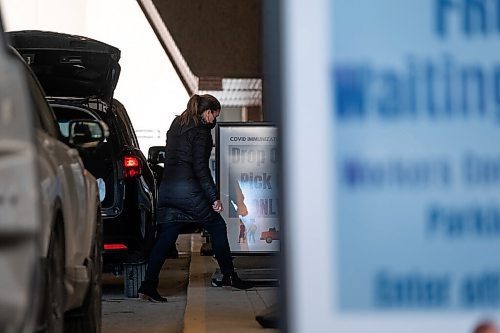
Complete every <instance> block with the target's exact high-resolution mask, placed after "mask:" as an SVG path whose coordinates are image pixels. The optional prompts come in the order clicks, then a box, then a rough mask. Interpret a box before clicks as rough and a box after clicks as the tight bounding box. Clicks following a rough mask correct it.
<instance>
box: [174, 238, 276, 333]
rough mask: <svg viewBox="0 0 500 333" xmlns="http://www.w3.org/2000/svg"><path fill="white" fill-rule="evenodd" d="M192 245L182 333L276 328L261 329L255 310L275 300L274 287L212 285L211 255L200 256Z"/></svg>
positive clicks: (268, 330)
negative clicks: (229, 288)
mask: <svg viewBox="0 0 500 333" xmlns="http://www.w3.org/2000/svg"><path fill="white" fill-rule="evenodd" d="M196 247H197V246H196V244H195V245H194V248H193V249H192V252H191V253H192V256H191V264H190V268H189V285H188V290H187V302H186V310H185V313H184V330H183V332H184V333H225V332H227V333H234V332H238V333H247V332H248V333H250V332H264V331H265V332H279V330H276V329H264V328H262V327H261V326H260V325H259V323H258V322H257V321H256V320H255V316H256V314H258V313H259V312H261V311H262V310H264V309H266V308H267V307H269V306H271V305H273V304H275V303H276V302H277V300H278V290H277V287H256V288H252V289H250V290H247V291H242V290H234V291H232V290H228V289H225V288H217V287H212V286H211V284H210V281H211V278H212V275H213V273H214V272H215V271H216V269H217V267H218V266H217V264H216V262H215V260H214V259H213V258H212V257H211V256H200V255H199V251H196Z"/></svg>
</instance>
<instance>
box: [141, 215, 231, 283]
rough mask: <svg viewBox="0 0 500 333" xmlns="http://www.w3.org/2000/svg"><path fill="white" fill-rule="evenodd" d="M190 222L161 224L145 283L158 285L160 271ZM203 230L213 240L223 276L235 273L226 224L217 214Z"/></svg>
mask: <svg viewBox="0 0 500 333" xmlns="http://www.w3.org/2000/svg"><path fill="white" fill-rule="evenodd" d="M186 223H190V222H167V223H161V224H160V225H159V227H160V234H159V236H158V239H157V240H156V243H155V245H154V247H153V249H152V250H151V254H150V255H149V262H148V268H147V270H146V276H145V281H147V282H150V283H153V284H154V285H158V277H159V275H160V270H161V267H162V266H163V264H164V263H165V260H166V259H167V255H168V253H169V251H170V250H171V249H172V248H173V246H174V245H175V241H176V240H177V237H178V236H179V233H180V231H181V229H182V228H183V227H184V226H185V225H186ZM202 226H203V228H204V229H205V230H206V231H208V233H209V234H210V237H211V240H212V250H213V251H214V254H215V258H216V259H217V262H218V263H219V267H220V269H221V272H222V273H223V274H227V273H232V272H234V266H233V261H232V258H231V250H230V249H229V242H228V240H227V228H226V222H225V221H224V219H223V218H222V216H220V215H219V214H217V218H215V219H214V220H212V221H208V222H203V223H202Z"/></svg>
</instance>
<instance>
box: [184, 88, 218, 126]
mask: <svg viewBox="0 0 500 333" xmlns="http://www.w3.org/2000/svg"><path fill="white" fill-rule="evenodd" d="M220 109H221V107H220V102H219V101H218V100H217V98H215V97H214V96H212V95H208V94H206V95H201V96H200V95H196V94H194V95H193V96H191V98H190V99H189V101H188V103H187V107H186V110H185V111H184V112H183V113H182V114H181V115H180V124H181V125H186V124H188V123H189V122H190V121H191V120H192V121H193V122H194V124H195V126H198V124H199V122H200V119H201V114H202V113H203V112H205V111H206V110H212V111H215V110H220Z"/></svg>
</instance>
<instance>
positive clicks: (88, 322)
mask: <svg viewBox="0 0 500 333" xmlns="http://www.w3.org/2000/svg"><path fill="white" fill-rule="evenodd" d="M97 222H98V223H97V227H96V237H95V242H94V246H93V252H92V255H91V258H90V261H89V264H90V283H89V288H88V291H87V295H86V296H85V299H84V301H83V304H82V306H81V307H80V308H78V309H75V310H72V311H70V312H69V313H67V314H66V325H65V326H66V327H65V328H66V329H65V332H75V333H80V332H81V333H84V332H85V333H99V332H101V296H102V289H101V275H102V246H103V241H102V221H101V214H100V212H99V214H98V215H97Z"/></svg>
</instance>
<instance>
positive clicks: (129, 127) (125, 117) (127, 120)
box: [119, 112, 139, 148]
mask: <svg viewBox="0 0 500 333" xmlns="http://www.w3.org/2000/svg"><path fill="white" fill-rule="evenodd" d="M119 114H120V117H121V118H122V119H123V122H124V124H125V127H126V129H127V134H128V135H129V136H130V139H131V140H132V143H133V145H134V146H135V147H137V148H139V141H137V136H136V135H135V131H134V126H132V122H131V121H130V118H129V117H128V114H127V113H126V112H119Z"/></svg>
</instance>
